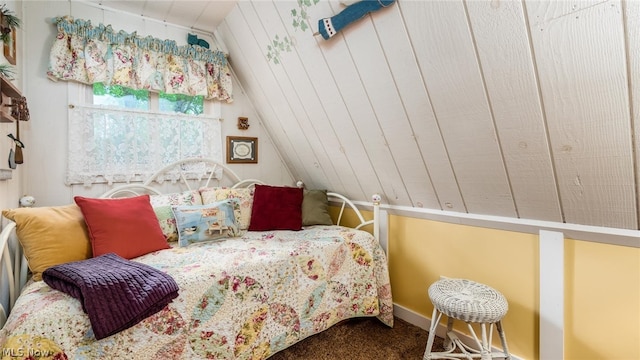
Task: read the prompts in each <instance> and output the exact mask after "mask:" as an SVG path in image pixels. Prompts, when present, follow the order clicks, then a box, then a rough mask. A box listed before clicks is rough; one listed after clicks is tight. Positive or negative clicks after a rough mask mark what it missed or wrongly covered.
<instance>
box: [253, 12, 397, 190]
mask: <svg viewBox="0 0 640 360" xmlns="http://www.w3.org/2000/svg"><path fill="white" fill-rule="evenodd" d="M297 4H298V3H297V2H295V1H288V2H286V1H274V5H275V6H276V9H277V10H278V13H279V14H280V18H281V19H282V22H283V23H284V24H287V28H289V29H290V26H291V25H290V24H291V23H292V21H291V20H292V19H291V11H292V9H298V5H297ZM311 10H312V9H310V11H311ZM313 18H315V16H313V15H310V19H313ZM311 29H312V30H314V29H316V27H315V25H314V24H313V23H312V24H311ZM273 35H275V34H272V36H273ZM282 35H284V34H282ZM282 35H281V36H282ZM289 35H290V36H291V38H292V39H294V43H295V44H296V45H295V54H293V53H288V52H287V53H285V54H283V59H282V60H283V61H282V64H283V66H285V67H287V68H288V67H289V65H288V64H289V61H297V60H295V59H292V60H290V57H293V56H294V55H296V56H297V57H298V59H299V61H300V62H301V63H302V64H303V66H304V70H305V73H306V75H307V76H308V79H309V81H310V82H311V84H313V87H314V90H315V93H309V94H305V95H304V96H305V98H306V97H316V99H317V100H316V99H313V100H310V101H320V106H321V107H322V112H323V113H322V114H319V116H318V114H316V116H315V117H314V119H315V120H316V121H318V122H324V121H327V119H328V122H326V123H325V125H324V130H323V132H322V136H323V139H331V138H332V137H333V136H335V137H336V139H335V140H330V141H332V142H333V144H334V146H335V145H338V146H339V147H338V148H337V149H336V148H334V149H333V154H334V155H332V158H337V159H339V160H338V161H339V162H338V163H336V169H337V170H339V171H340V172H341V174H342V177H343V180H342V181H343V183H344V184H353V183H354V181H355V183H356V184H358V187H357V188H356V187H352V188H349V187H345V194H347V195H349V196H352V197H354V198H361V199H368V198H369V197H370V196H371V194H374V193H381V192H382V187H381V184H380V182H379V180H378V177H377V174H376V172H375V169H374V168H373V165H372V164H371V162H369V161H368V157H367V154H366V151H365V148H364V144H363V141H362V139H361V138H360V136H359V134H358V129H357V128H356V127H355V125H354V123H353V121H351V119H350V114H349V112H348V109H347V107H346V104H345V103H344V98H343V97H342V94H341V93H340V91H339V89H338V87H337V85H336V82H335V80H334V74H333V73H332V72H331V71H332V70H331V68H330V66H329V64H328V63H327V62H326V61H325V57H324V54H323V52H322V51H321V49H320V47H319V43H320V41H321V40H320V39H318V38H317V37H314V36H312V34H311V31H304V32H303V31H300V30H294V31H291V29H290V30H289ZM265 46H266V44H265ZM305 103H306V101H305ZM320 126H323V125H320ZM328 128H330V129H331V130H332V132H329V131H328ZM321 129H322V128H321ZM336 150H338V151H339V152H340V153H341V155H338V154H336V153H335V151H336ZM336 155H338V156H336ZM363 159H367V161H363ZM345 161H347V163H348V165H349V167H350V168H351V169H350V170H346V169H344V164H345ZM345 170H346V171H345ZM351 174H353V176H355V177H356V178H354V179H353V180H350V181H349V182H347V181H346V180H344V177H345V176H346V177H349V176H351ZM325 187H327V188H329V189H331V188H333V184H325ZM383 195H385V197H386V194H383Z"/></svg>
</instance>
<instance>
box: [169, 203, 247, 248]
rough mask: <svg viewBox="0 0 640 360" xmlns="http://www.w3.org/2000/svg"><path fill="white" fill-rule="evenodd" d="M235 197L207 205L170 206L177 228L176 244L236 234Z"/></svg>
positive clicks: (237, 230)
mask: <svg viewBox="0 0 640 360" xmlns="http://www.w3.org/2000/svg"><path fill="white" fill-rule="evenodd" d="M237 204H238V202H237V201H236V200H235V199H229V200H224V201H219V202H216V203H212V204H207V205H193V206H184V205H178V206H175V205H174V206H172V207H171V208H172V210H173V214H174V216H175V218H176V226H177V229H178V237H179V240H178V245H179V246H188V245H190V244H193V243H198V242H204V241H210V240H216V239H220V238H226V237H230V236H231V237H232V236H238V234H239V228H238V222H237V221H236V217H235V215H234V206H237Z"/></svg>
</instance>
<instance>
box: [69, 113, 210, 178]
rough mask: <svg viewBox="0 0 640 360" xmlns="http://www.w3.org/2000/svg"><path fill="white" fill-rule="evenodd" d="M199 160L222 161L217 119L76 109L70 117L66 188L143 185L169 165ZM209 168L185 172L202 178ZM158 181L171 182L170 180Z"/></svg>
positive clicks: (176, 175) (169, 114) (171, 114)
mask: <svg viewBox="0 0 640 360" xmlns="http://www.w3.org/2000/svg"><path fill="white" fill-rule="evenodd" d="M191 157H203V158H210V159H214V160H217V161H219V162H222V135H221V125H220V120H219V119H213V118H206V117H200V116H198V117H195V116H189V115H182V114H173V113H150V112H140V111H135V110H114V109H104V108H99V107H92V106H75V107H74V108H73V109H71V110H70V114H69V147H68V159H69V162H68V168H67V178H66V183H67V185H70V184H85V185H87V186H89V185H90V184H92V183H98V182H107V183H109V184H111V183H113V182H129V181H133V180H145V179H146V178H147V177H148V176H149V175H151V174H152V173H154V172H155V171H156V170H158V169H160V168H162V167H163V166H164V165H167V164H169V163H172V162H174V161H177V160H180V159H184V158H191ZM209 170H210V169H204V168H201V169H199V168H193V169H189V173H190V176H192V177H193V178H198V179H201V178H206V176H207V172H208V171H209ZM171 176H172V175H171V174H170V175H168V178H165V179H160V180H171V181H175V180H177V178H178V174H175V178H171Z"/></svg>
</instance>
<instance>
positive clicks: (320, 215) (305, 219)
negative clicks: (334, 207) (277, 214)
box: [302, 190, 333, 226]
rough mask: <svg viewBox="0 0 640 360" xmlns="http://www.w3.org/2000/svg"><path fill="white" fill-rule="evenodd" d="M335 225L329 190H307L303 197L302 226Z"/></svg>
mask: <svg viewBox="0 0 640 360" xmlns="http://www.w3.org/2000/svg"><path fill="white" fill-rule="evenodd" d="M309 225H333V220H331V215H329V199H328V198H327V190H305V191H304V196H303V198H302V226H309Z"/></svg>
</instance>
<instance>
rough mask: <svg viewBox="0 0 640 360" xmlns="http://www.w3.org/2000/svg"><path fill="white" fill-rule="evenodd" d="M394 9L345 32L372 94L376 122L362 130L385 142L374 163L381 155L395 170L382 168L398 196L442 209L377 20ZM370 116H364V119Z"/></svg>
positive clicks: (366, 88)
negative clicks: (383, 45)
mask: <svg viewBox="0 0 640 360" xmlns="http://www.w3.org/2000/svg"><path fill="white" fill-rule="evenodd" d="M333 10H334V12H338V11H340V10H342V8H338V9H336V7H335V6H334V7H333ZM390 10H391V9H389V8H386V9H382V10H380V11H378V12H375V13H373V14H372V15H371V17H370V18H369V17H365V18H364V19H362V20H361V21H359V22H358V23H357V24H355V25H353V26H351V27H349V28H348V29H347V30H345V31H344V33H343V35H344V40H345V44H346V47H347V51H348V53H349V55H350V57H351V58H352V59H353V63H354V65H355V75H356V76H358V77H359V80H360V81H361V82H362V86H363V88H364V89H363V90H364V96H366V97H367V101H366V102H365V106H369V107H371V110H372V111H373V113H372V114H371V115H368V116H367V117H368V118H370V121H371V125H369V124H368V123H367V122H365V123H364V125H363V126H362V129H361V130H360V133H361V134H362V136H364V137H367V138H369V137H371V138H376V137H378V138H380V141H382V144H378V145H377V146H376V148H377V152H379V153H380V155H378V154H376V153H372V155H371V156H372V157H373V158H372V161H374V159H379V160H380V162H378V163H377V164H379V165H377V166H376V167H377V168H386V169H388V170H389V171H385V172H382V173H381V176H380V178H381V181H383V182H386V183H388V184H389V185H386V188H391V189H393V191H394V196H396V198H397V200H399V201H400V202H402V203H410V204H412V205H414V206H416V205H417V204H423V206H427V207H430V208H434V207H439V206H440V205H439V203H438V199H437V197H436V195H435V192H434V190H433V186H432V184H431V181H430V179H429V174H428V173H427V169H426V167H425V165H424V163H422V164H421V163H420V149H419V147H418V144H417V143H416V141H415V135H414V133H413V129H412V128H411V124H410V122H409V119H408V116H407V113H406V111H405V109H404V106H403V103H402V99H401V98H400V93H399V92H398V89H397V88H396V86H394V84H395V80H394V78H393V74H392V73H391V69H390V65H389V62H388V61H387V56H386V53H385V52H384V49H383V48H382V45H381V43H380V38H379V35H378V32H377V31H376V28H375V26H374V24H373V20H372V19H375V18H379V17H384V16H386V13H387V12H389V11H390ZM338 36H340V35H338ZM405 55H409V56H410V55H411V54H410V53H409V54H407V53H405ZM347 71H349V69H347ZM423 100H425V99H423ZM365 118H366V117H363V118H362V119H358V120H359V122H361V123H362V122H363V120H364V119H365ZM366 129H369V131H365V130H366ZM383 174H386V176H383ZM398 177H399V178H398ZM403 192H406V193H407V196H408V199H407V200H402V199H401V198H400V197H399V195H396V193H400V194H402V193H403ZM387 195H388V196H389V195H391V194H387Z"/></svg>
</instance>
